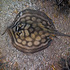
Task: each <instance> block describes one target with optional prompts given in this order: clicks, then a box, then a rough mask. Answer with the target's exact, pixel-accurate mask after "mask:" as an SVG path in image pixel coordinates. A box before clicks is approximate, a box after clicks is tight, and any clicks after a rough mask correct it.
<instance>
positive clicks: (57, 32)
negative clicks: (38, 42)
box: [53, 30, 70, 37]
mask: <svg viewBox="0 0 70 70" xmlns="http://www.w3.org/2000/svg"><path fill="white" fill-rule="evenodd" d="M53 34H55V35H56V36H67V37H70V35H67V34H64V33H61V32H59V31H58V30H54V32H53Z"/></svg>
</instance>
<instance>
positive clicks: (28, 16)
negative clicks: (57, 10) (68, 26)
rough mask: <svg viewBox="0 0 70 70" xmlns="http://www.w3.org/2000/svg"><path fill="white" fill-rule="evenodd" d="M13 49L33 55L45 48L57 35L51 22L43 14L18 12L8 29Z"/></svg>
mask: <svg viewBox="0 0 70 70" xmlns="http://www.w3.org/2000/svg"><path fill="white" fill-rule="evenodd" d="M7 30H8V32H9V34H10V36H11V39H12V43H13V45H14V47H16V48H17V49H18V50H20V51H22V52H25V53H35V52H38V51H41V50H43V49H45V48H47V47H48V46H49V45H50V43H51V42H52V39H53V37H56V35H60V36H69V35H65V34H63V33H59V32H58V31H57V30H56V29H55V26H54V25H53V22H52V20H51V19H50V18H49V17H48V16H47V15H46V14H45V13H43V12H41V11H38V10H31V9H26V10H23V11H21V12H19V13H18V14H17V16H16V18H15V20H14V21H13V23H12V25H11V26H10V27H8V29H7Z"/></svg>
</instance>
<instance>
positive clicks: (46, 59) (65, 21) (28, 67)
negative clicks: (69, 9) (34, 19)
mask: <svg viewBox="0 0 70 70" xmlns="http://www.w3.org/2000/svg"><path fill="white" fill-rule="evenodd" d="M26 8H30V9H35V10H36V9H39V10H41V11H44V12H45V13H46V14H47V15H48V16H49V17H50V18H51V19H52V20H53V22H54V25H55V27H56V29H57V30H59V31H61V32H63V33H65V34H69V35H70V14H68V15H66V14H63V13H61V14H60V13H58V11H56V9H55V7H54V6H53V3H52V2H51V1H45V2H43V3H42V2H41V1H40V0H39V1H38V0H0V51H1V53H2V56H5V58H6V61H7V62H8V65H9V66H10V67H9V68H8V70H53V67H54V68H55V70H60V69H59V68H60V67H59V66H58V61H59V60H60V58H61V57H63V58H66V57H67V56H68V55H69V53H70V38H69V37H59V36H58V39H56V38H54V40H53V41H52V43H51V45H50V46H49V47H48V48H46V49H44V50H42V51H40V52H37V53H34V54H26V53H23V52H20V51H18V50H17V49H16V48H14V47H13V45H12V43H11V38H10V37H9V34H8V33H7V32H6V33H5V34H4V35H1V34H2V33H3V32H4V31H5V29H6V28H7V27H8V26H10V25H11V24H12V22H13V20H14V18H15V16H16V15H17V13H18V12H20V11H21V10H24V9H26ZM0 56H1V54H0ZM16 66H17V67H18V69H15V68H14V67H16ZM6 70H7V69H6Z"/></svg>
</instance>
